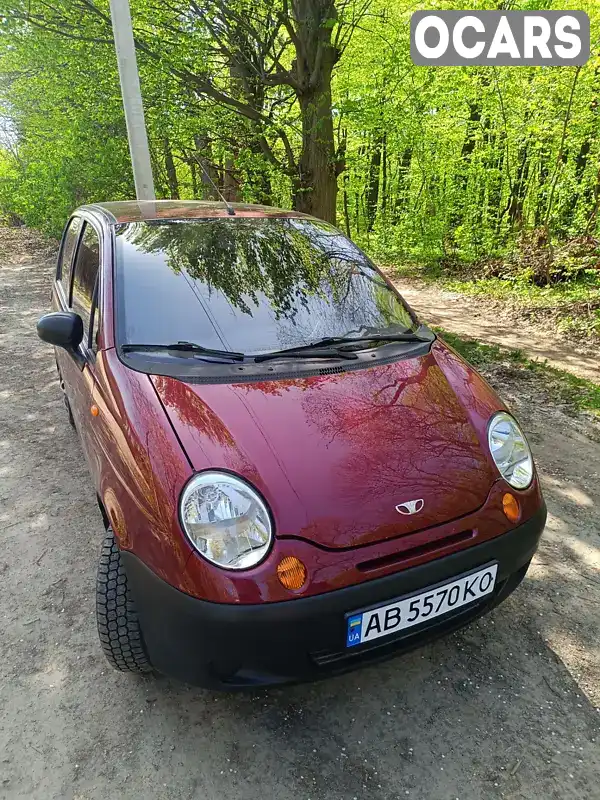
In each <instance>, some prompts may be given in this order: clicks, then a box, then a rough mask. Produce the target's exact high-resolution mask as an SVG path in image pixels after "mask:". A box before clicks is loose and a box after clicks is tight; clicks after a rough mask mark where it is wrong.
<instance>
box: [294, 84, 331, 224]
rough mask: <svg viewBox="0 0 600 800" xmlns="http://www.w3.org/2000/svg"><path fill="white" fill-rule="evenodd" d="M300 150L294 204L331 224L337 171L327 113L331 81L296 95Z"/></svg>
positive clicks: (328, 110) (329, 110)
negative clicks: (298, 104)
mask: <svg viewBox="0 0 600 800" xmlns="http://www.w3.org/2000/svg"><path fill="white" fill-rule="evenodd" d="M300 113H301V118H302V153H301V155H300V160H299V173H300V174H299V177H298V180H297V181H296V186H295V193H294V208H295V209H296V210H297V211H303V212H304V213H306V214H312V215H314V216H315V217H319V218H320V219H324V220H326V221H327V222H331V223H333V224H334V225H335V220H336V205H337V174H336V169H335V142H334V135H333V115H332V113H331V83H330V82H329V84H328V85H326V86H323V87H321V88H320V90H318V91H317V92H315V93H314V94H313V93H307V94H304V95H301V97H300Z"/></svg>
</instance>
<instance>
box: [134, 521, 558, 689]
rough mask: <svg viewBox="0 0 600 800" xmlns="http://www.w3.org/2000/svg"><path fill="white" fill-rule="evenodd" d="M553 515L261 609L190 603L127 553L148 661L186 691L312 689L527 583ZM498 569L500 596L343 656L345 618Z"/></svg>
mask: <svg viewBox="0 0 600 800" xmlns="http://www.w3.org/2000/svg"><path fill="white" fill-rule="evenodd" d="M545 521H546V509H545V507H543V508H541V509H540V510H539V512H538V513H537V514H536V515H535V516H534V517H532V518H531V519H530V520H528V521H527V522H525V523H523V524H522V525H520V526H519V527H518V528H515V529H513V530H512V531H509V532H508V533H506V534H504V535H502V536H498V537H496V538H495V539H491V540H490V541H488V542H485V543H483V544H480V545H477V546H474V547H470V548H467V549H466V550H461V551H460V552H458V553H454V554H452V555H449V556H446V557H444V558H439V559H436V560H434V561H431V562H429V563H427V564H423V565H421V566H418V567H413V568H412V569H408V570H403V571H401V572H397V573H395V574H393V575H388V576H386V577H384V578H378V579H376V580H372V581H368V582H366V583H361V584H358V585H355V586H349V587H346V588H344V589H337V590H335V591H332V592H328V593H326V594H321V595H316V596H314V597H307V598H301V599H297V600H289V601H286V602H280V603H264V604H261V605H240V604H225V603H223V604H221V603H211V602H207V601H205V600H198V599H197V598H194V597H190V596H189V595H186V594H183V593H182V592H180V591H178V590H177V589H175V588H173V587H172V586H170V585H169V584H167V583H165V582H164V581H163V580H161V579H160V578H159V577H158V576H157V575H156V574H155V573H154V572H152V571H151V570H150V569H148V567H146V566H145V564H143V563H142V562H141V561H140V560H139V559H138V558H137V557H136V556H135V555H133V554H132V553H128V552H123V553H122V556H123V559H124V562H125V566H126V570H127V575H128V580H129V583H130V585H131V588H132V591H133V596H134V598H135V602H136V606H137V609H138V613H139V616H140V621H141V624H142V630H143V635H144V640H145V643H146V647H147V649H148V653H149V656H150V660H151V661H152V663H153V665H154V666H155V667H156V669H158V670H159V671H160V672H164V673H166V674H169V675H172V676H174V677H176V678H179V679H180V680H183V681H185V682H187V683H192V684H196V685H200V686H206V687H211V688H222V689H234V688H243V687H256V686H259V685H268V684H280V683H289V682H293V681H299V680H309V679H316V678H319V677H323V676H325V675H327V674H335V673H339V672H344V671H347V670H349V669H353V668H354V667H356V666H358V665H359V664H362V663H371V662H373V661H378V660H382V659H384V658H388V657H390V656H392V655H394V654H396V653H399V652H405V651H407V650H410V649H413V648H414V647H418V646H419V645H421V644H424V643H425V642H427V641H430V640H432V639H434V638H437V637H438V636H441V635H444V634H446V633H449V632H451V631H453V630H456V629H458V628H460V627H462V626H463V625H465V624H467V623H468V622H470V621H471V620H473V619H474V618H476V617H478V616H481V615H482V614H484V613H486V612H487V611H489V610H490V609H491V608H493V607H494V606H495V605H497V604H498V603H500V602H501V601H502V600H504V599H505V597H507V596H508V595H509V594H510V593H511V592H512V591H513V590H514V589H515V588H516V587H517V586H518V585H519V583H520V582H521V580H522V579H523V577H524V576H525V573H526V572H527V568H528V566H529V562H530V561H531V558H532V557H533V555H534V553H535V551H536V549H537V545H538V542H539V539H540V536H541V534H542V531H543V528H544V524H545ZM490 561H497V562H498V575H497V582H496V588H495V590H494V593H493V594H491V595H488V596H486V597H485V598H483V599H482V600H481V601H479V602H478V603H474V604H473V605H469V606H467V607H463V608H461V609H459V610H458V611H457V612H455V613H452V614H446V615H444V616H443V617H438V618H436V619H435V620H434V621H433V622H432V623H429V624H424V625H422V626H419V627H417V628H415V629H409V630H408V631H405V632H404V633H403V634H400V635H399V636H398V637H390V638H382V639H380V640H376V641H375V643H374V645H361V646H359V647H357V648H350V649H349V650H347V649H346V647H345V641H346V624H345V619H344V615H345V614H346V613H348V612H350V611H354V610H356V609H361V608H365V607H368V606H372V605H375V604H378V603H380V602H385V601H386V600H390V599H394V598H397V597H401V596H402V595H405V594H410V593H411V592H414V591H416V590H418V589H421V588H426V587H428V586H431V585H433V584H436V583H440V582H442V581H444V580H446V579H450V578H452V577H454V576H457V575H460V574H461V573H463V572H468V571H470V570H472V569H475V568H476V567H478V566H481V565H483V564H487V563H488V562H490Z"/></svg>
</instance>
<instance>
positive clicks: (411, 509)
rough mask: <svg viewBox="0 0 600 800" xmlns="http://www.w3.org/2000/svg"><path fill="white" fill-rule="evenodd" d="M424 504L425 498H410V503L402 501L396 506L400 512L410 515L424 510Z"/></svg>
mask: <svg viewBox="0 0 600 800" xmlns="http://www.w3.org/2000/svg"><path fill="white" fill-rule="evenodd" d="M424 505H425V501H424V500H409V501H408V503H400V505H399V506H396V511H397V512H398V513H399V514H405V515H406V516H409V515H411V514H418V513H419V511H422V510H423V506H424Z"/></svg>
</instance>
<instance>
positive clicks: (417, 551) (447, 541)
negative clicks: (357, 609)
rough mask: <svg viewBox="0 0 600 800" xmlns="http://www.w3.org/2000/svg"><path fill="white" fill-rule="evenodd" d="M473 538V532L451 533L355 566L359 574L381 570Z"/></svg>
mask: <svg viewBox="0 0 600 800" xmlns="http://www.w3.org/2000/svg"><path fill="white" fill-rule="evenodd" d="M474 536H475V531H461V532H460V533H453V534H451V535H450V536H444V537H443V538H441V539H436V540H435V541H433V542H427V543H426V544H420V545H416V546H415V547H410V548H409V549H408V550H402V551H401V552H400V553H392V555H389V556H382V557H381V558H373V559H371V560H370V561H362V562H361V563H360V564H357V565H356V568H357V569H358V570H360V571H361V572H370V571H371V570H374V569H381V568H382V567H391V566H394V565H395V564H400V563H402V562H403V561H409V560H410V559H411V558H417V557H418V556H425V555H429V554H430V553H436V552H437V551H438V550H443V549H444V548H445V547H453V546H455V545H457V544H462V543H463V542H468V541H469V539H473V538H474Z"/></svg>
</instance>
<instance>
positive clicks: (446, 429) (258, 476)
mask: <svg viewBox="0 0 600 800" xmlns="http://www.w3.org/2000/svg"><path fill="white" fill-rule="evenodd" d="M436 352H437V358H436ZM440 356H441V357H440ZM449 357H452V358H453V356H452V354H451V351H448V350H446V348H445V347H443V346H442V345H441V344H436V346H435V347H434V348H433V349H432V351H431V352H430V353H429V354H428V355H426V356H423V357H421V358H413V359H409V360H404V361H402V360H401V361H397V362H395V363H393V364H387V365H382V366H374V367H372V368H369V369H363V370H356V371H346V372H342V373H339V374H329V375H323V376H318V377H310V378H298V379H292V380H270V381H264V382H253V383H252V382H250V383H240V384H228V385H222V384H220V385H215V384H212V385H203V384H199V385H198V384H197V385H194V384H191V383H184V382H182V381H179V380H176V379H174V378H170V377H163V376H153V377H152V381H153V383H154V386H155V388H156V390H157V392H158V395H159V397H160V399H161V401H162V403H163V405H164V407H165V410H166V413H167V415H168V417H169V419H170V421H171V423H172V425H173V428H174V430H175V432H176V434H177V436H178V437H179V439H180V441H181V443H182V445H183V447H184V449H185V451H186V453H187V455H188V458H189V459H190V461H191V463H192V466H193V468H194V469H195V470H203V469H209V468H210V469H225V470H230V471H232V472H235V473H237V474H239V475H241V476H242V477H244V478H245V479H246V480H248V481H249V482H250V483H252V484H253V485H255V486H256V487H257V488H258V489H259V490H260V492H261V493H262V494H263V495H264V497H265V498H266V500H267V502H268V503H269V505H270V507H271V510H272V512H273V517H274V520H275V525H276V532H277V535H278V536H280V537H281V536H294V537H301V538H304V539H308V540H310V541H312V542H315V543H316V544H318V545H320V546H323V547H326V548H348V547H357V546H361V545H366V544H371V543H374V542H377V541H382V540H386V539H390V538H393V537H398V536H402V535H404V534H408V533H411V532H414V531H417V530H421V529H423V528H427V527H431V526H435V525H438V524H440V523H442V522H447V521H449V520H452V519H456V518H459V517H461V516H463V515H465V514H468V513H470V512H472V511H474V510H476V509H477V508H479V507H480V506H482V505H483V504H484V503H485V500H486V498H487V496H488V493H489V491H490V488H491V486H492V484H493V483H494V481H495V480H496V479H497V474H496V473H495V471H494V467H493V464H492V462H491V459H490V457H489V455H488V453H487V451H486V450H485V449H484V448H483V447H482V445H481V442H480V438H483V437H482V434H481V431H478V430H477V429H476V428H477V426H476V425H475V426H474V424H473V413H472V411H471V409H470V405H473V406H475V407H476V406H477V403H476V402H475V398H474V400H473V402H472V403H470V402H468V398H469V397H470V396H471V395H472V394H474V393H476V390H477V386H476V381H475V382H473V381H471V384H473V385H469V380H470V376H475V378H476V379H477V380H478V381H480V382H481V384H482V385H484V386H485V384H483V381H481V379H479V377H478V376H477V375H476V373H474V372H473V371H472V370H470V369H469V368H468V367H467V366H466V365H464V369H462V368H461V369H462V371H461V370H457V364H459V361H460V360H459V359H454V360H453V361H452V363H451V364H450V367H448V364H449V363H450V362H449V361H448V359H449ZM444 362H447V363H446V364H444ZM460 363H463V362H460ZM453 386H455V387H456V390H455V388H453ZM487 388H488V390H489V387H487ZM459 395H460V396H462V401H461V399H459ZM465 396H466V397H467V402H465ZM482 402H483V401H482ZM485 413H487V411H486V412H485ZM485 413H484V416H485ZM403 504H408V505H407V506H404V505H403ZM409 511H414V512H415V513H407V512H409ZM402 512H404V513H402Z"/></svg>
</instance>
